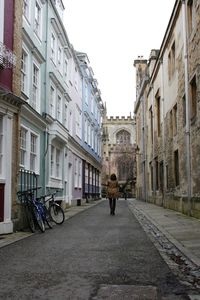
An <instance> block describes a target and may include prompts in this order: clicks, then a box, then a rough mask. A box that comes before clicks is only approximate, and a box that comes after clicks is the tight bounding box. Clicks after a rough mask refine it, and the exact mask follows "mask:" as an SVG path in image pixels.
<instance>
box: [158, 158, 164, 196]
mask: <svg viewBox="0 0 200 300" xmlns="http://www.w3.org/2000/svg"><path fill="white" fill-rule="evenodd" d="M159 171H160V190H161V191H163V189H164V169H163V161H161V162H160V166H159Z"/></svg>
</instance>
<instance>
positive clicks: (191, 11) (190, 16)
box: [187, 0, 195, 34]
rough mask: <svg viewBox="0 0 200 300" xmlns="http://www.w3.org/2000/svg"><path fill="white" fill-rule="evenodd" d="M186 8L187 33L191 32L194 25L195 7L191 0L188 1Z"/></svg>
mask: <svg viewBox="0 0 200 300" xmlns="http://www.w3.org/2000/svg"><path fill="white" fill-rule="evenodd" d="M187 10H188V32H189V34H191V33H192V31H193V29H194V27H195V7H194V1H193V0H189V1H188V5H187Z"/></svg>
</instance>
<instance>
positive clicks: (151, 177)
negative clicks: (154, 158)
mask: <svg viewBox="0 0 200 300" xmlns="http://www.w3.org/2000/svg"><path fill="white" fill-rule="evenodd" d="M149 169H150V181H151V190H152V191H153V166H152V162H150V163H149Z"/></svg>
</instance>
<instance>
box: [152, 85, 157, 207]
mask: <svg viewBox="0 0 200 300" xmlns="http://www.w3.org/2000/svg"><path fill="white" fill-rule="evenodd" d="M151 89H152V114H153V138H152V140H153V143H152V159H153V161H152V162H153V163H152V165H153V197H154V199H153V200H154V203H155V202H156V161H155V134H154V130H155V105H154V97H155V95H154V86H153V84H151Z"/></svg>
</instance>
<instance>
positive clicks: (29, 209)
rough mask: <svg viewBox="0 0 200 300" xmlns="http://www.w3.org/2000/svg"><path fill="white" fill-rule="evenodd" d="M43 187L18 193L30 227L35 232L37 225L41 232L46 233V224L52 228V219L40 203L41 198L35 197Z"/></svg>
mask: <svg viewBox="0 0 200 300" xmlns="http://www.w3.org/2000/svg"><path fill="white" fill-rule="evenodd" d="M40 188H41V187H37V188H31V189H28V190H25V191H22V192H21V191H19V192H17V195H18V198H19V199H20V201H21V203H22V204H23V205H24V209H25V215H26V219H27V223H28V226H29V228H30V230H31V231H32V232H35V225H37V226H38V227H39V229H40V230H41V232H44V231H45V223H47V225H48V226H49V228H52V227H53V226H52V219H51V217H50V215H49V211H48V209H47V208H46V206H45V205H44V203H42V202H41V201H40V198H36V197H35V191H36V190H38V189H40Z"/></svg>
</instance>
